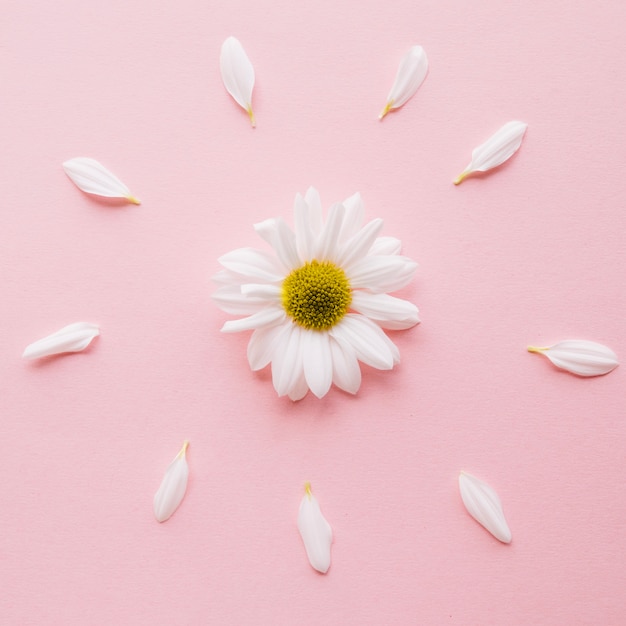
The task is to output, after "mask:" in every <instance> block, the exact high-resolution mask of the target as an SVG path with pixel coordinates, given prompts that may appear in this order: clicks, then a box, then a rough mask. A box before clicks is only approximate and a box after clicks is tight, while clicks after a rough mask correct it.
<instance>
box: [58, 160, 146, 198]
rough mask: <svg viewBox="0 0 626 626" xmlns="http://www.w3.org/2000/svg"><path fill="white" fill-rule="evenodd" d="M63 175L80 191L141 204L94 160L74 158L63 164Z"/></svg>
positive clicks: (123, 185)
mask: <svg viewBox="0 0 626 626" xmlns="http://www.w3.org/2000/svg"><path fill="white" fill-rule="evenodd" d="M63 169H64V170H65V173H66V174H67V175H68V176H69V177H70V178H71V179H72V182H73V183H74V184H75V185H76V186H77V187H78V188H79V189H81V190H82V191H85V192H86V193H92V194H94V195H96V196H104V197H105V198H126V199H127V200H128V201H129V202H132V203H133V204H141V203H140V202H139V200H137V198H135V196H133V195H132V194H131V193H130V190H129V189H128V187H127V186H126V185H125V184H124V183H123V182H122V181H121V180H120V179H119V178H118V177H117V176H115V174H113V173H112V172H109V170H108V169H106V167H104V166H103V165H102V164H101V163H98V161H96V160H95V159H90V158H88V157H76V158H75V159H70V160H69V161H65V163H63Z"/></svg>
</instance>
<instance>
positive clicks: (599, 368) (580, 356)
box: [528, 339, 619, 376]
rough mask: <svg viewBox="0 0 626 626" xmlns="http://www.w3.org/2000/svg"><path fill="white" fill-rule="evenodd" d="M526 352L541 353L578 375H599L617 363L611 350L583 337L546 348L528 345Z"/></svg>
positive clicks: (558, 365)
mask: <svg viewBox="0 0 626 626" xmlns="http://www.w3.org/2000/svg"><path fill="white" fill-rule="evenodd" d="M528 352H537V353H538V354H543V355H545V356H547V357H548V358H549V359H550V360H551V361H552V363H554V365H556V366H557V367H560V368H561V369H564V370H567V371H568V372H571V373H572V374H578V376H601V375H602V374H608V373H609V372H610V371H611V370H614V369H615V368H616V367H617V366H618V365H619V362H618V360H617V355H616V354H615V352H613V350H611V349H609V348H607V347H606V346H603V345H602V344H601V343H596V342H595V341H586V340H585V339H568V340H566V341H560V342H559V343H555V344H554V345H553V346H549V347H547V348H536V347H535V346H528Z"/></svg>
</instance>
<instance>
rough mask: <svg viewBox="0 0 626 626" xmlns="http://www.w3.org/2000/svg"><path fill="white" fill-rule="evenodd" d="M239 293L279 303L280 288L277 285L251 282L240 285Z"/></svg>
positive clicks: (267, 301)
mask: <svg viewBox="0 0 626 626" xmlns="http://www.w3.org/2000/svg"><path fill="white" fill-rule="evenodd" d="M240 289H241V293H242V295H244V296H245V297H246V298H253V299H256V300H261V301H263V302H266V303H271V304H277V303H280V294H281V288H280V287H279V286H278V285H264V284H261V285H259V284H256V283H251V284H247V285H241V288H240Z"/></svg>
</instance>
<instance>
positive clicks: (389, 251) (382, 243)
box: [368, 237, 402, 256]
mask: <svg viewBox="0 0 626 626" xmlns="http://www.w3.org/2000/svg"><path fill="white" fill-rule="evenodd" d="M401 251H402V242H401V241H400V240H399V239H396V238H395V237H378V238H377V239H376V241H375V242H374V243H373V244H372V247H371V248H370V250H369V252H368V254H369V255H370V256H390V255H398V254H400V252H401Z"/></svg>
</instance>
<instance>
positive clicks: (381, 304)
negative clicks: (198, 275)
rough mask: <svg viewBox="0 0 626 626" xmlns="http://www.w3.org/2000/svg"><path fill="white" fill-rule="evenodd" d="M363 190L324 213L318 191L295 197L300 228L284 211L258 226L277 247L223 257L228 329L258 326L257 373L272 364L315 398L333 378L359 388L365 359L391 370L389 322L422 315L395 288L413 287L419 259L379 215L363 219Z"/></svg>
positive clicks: (280, 383) (409, 322)
mask: <svg viewBox="0 0 626 626" xmlns="http://www.w3.org/2000/svg"><path fill="white" fill-rule="evenodd" d="M364 213H365V211H364V206H363V202H362V200H361V196H360V194H358V193H357V194H354V195H353V196H351V197H350V198H348V199H347V200H345V201H344V202H343V203H338V204H335V205H333V206H332V207H331V208H330V210H329V211H328V215H327V217H326V220H323V217H322V206H321V202H320V197H319V194H318V192H317V191H316V190H315V189H314V188H312V187H311V188H310V189H309V190H308V191H307V192H306V194H305V196H304V197H302V196H301V195H300V194H298V195H296V200H295V206H294V219H295V233H294V231H292V230H291V229H290V228H289V227H288V226H287V224H286V223H285V221H284V220H283V219H281V218H280V217H278V218H274V219H268V220H265V221H264V222H261V223H259V224H256V225H255V226H254V228H255V230H256V232H257V233H258V234H259V235H260V236H261V237H262V238H263V239H264V240H265V241H266V242H267V243H269V244H270V246H271V247H272V248H273V251H274V253H275V254H270V253H268V252H264V251H261V250H255V249H252V248H239V249H237V250H233V251H232V252H229V253H228V254H225V255H224V256H222V257H220V259H219V262H220V264H221V265H222V266H223V267H224V269H223V270H222V271H221V272H219V273H218V274H217V275H216V276H215V277H214V279H215V281H216V282H217V283H219V284H220V287H219V288H218V290H217V291H216V292H215V293H214V294H213V298H214V299H215V301H216V302H217V304H218V306H219V307H220V308H221V309H222V310H224V311H225V312H227V313H229V314H231V315H238V316H241V315H244V316H245V317H243V318H241V319H237V320H231V321H228V322H226V323H225V324H224V326H223V327H222V332H231V333H232V332H239V331H249V330H252V331H253V333H252V336H251V337H250V343H249V344H248V361H249V363H250V367H251V368H252V370H253V371H257V370H260V369H263V368H264V367H266V366H267V365H270V364H271V368H272V381H273V383H274V388H275V389H276V392H277V393H278V395H279V396H284V395H287V396H289V398H291V399H292V400H300V399H301V398H303V397H304V396H305V395H306V394H307V392H308V391H309V389H310V390H311V391H312V392H313V394H315V395H316V396H317V397H318V398H322V397H323V396H325V395H326V394H327V393H328V390H329V389H330V387H331V385H332V384H333V383H334V384H335V385H336V386H337V387H339V388H340V389H343V390H344V391H347V392H349V393H352V394H354V393H356V392H357V391H358V389H359V387H360V386H361V369H360V366H359V361H361V362H362V363H365V364H366V365H369V366H370V367H373V368H376V369H379V370H389V369H392V368H393V366H394V365H395V364H396V363H399V361H400V354H399V352H398V349H397V348H396V346H395V345H394V344H393V342H392V341H391V340H390V339H389V337H387V335H386V334H385V333H384V331H383V330H382V329H390V330H401V329H405V328H410V327H411V326H414V325H415V324H417V323H418V322H419V317H418V311H417V307H416V306H415V305H414V304H412V303H410V302H407V301H406V300H401V299H399V298H395V297H393V296H390V295H389V292H392V291H396V290H397V289H401V288H402V287H404V286H405V285H407V284H408V283H409V282H410V280H411V279H412V278H413V275H414V273H415V269H416V267H417V263H415V262H414V261H412V260H411V259H409V258H407V257H405V256H401V255H400V241H399V240H398V239H395V238H394V237H379V236H378V235H379V233H380V231H381V229H382V226H383V221H382V220H381V219H375V220H372V221H371V222H369V223H367V224H365V226H363V218H364Z"/></svg>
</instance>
